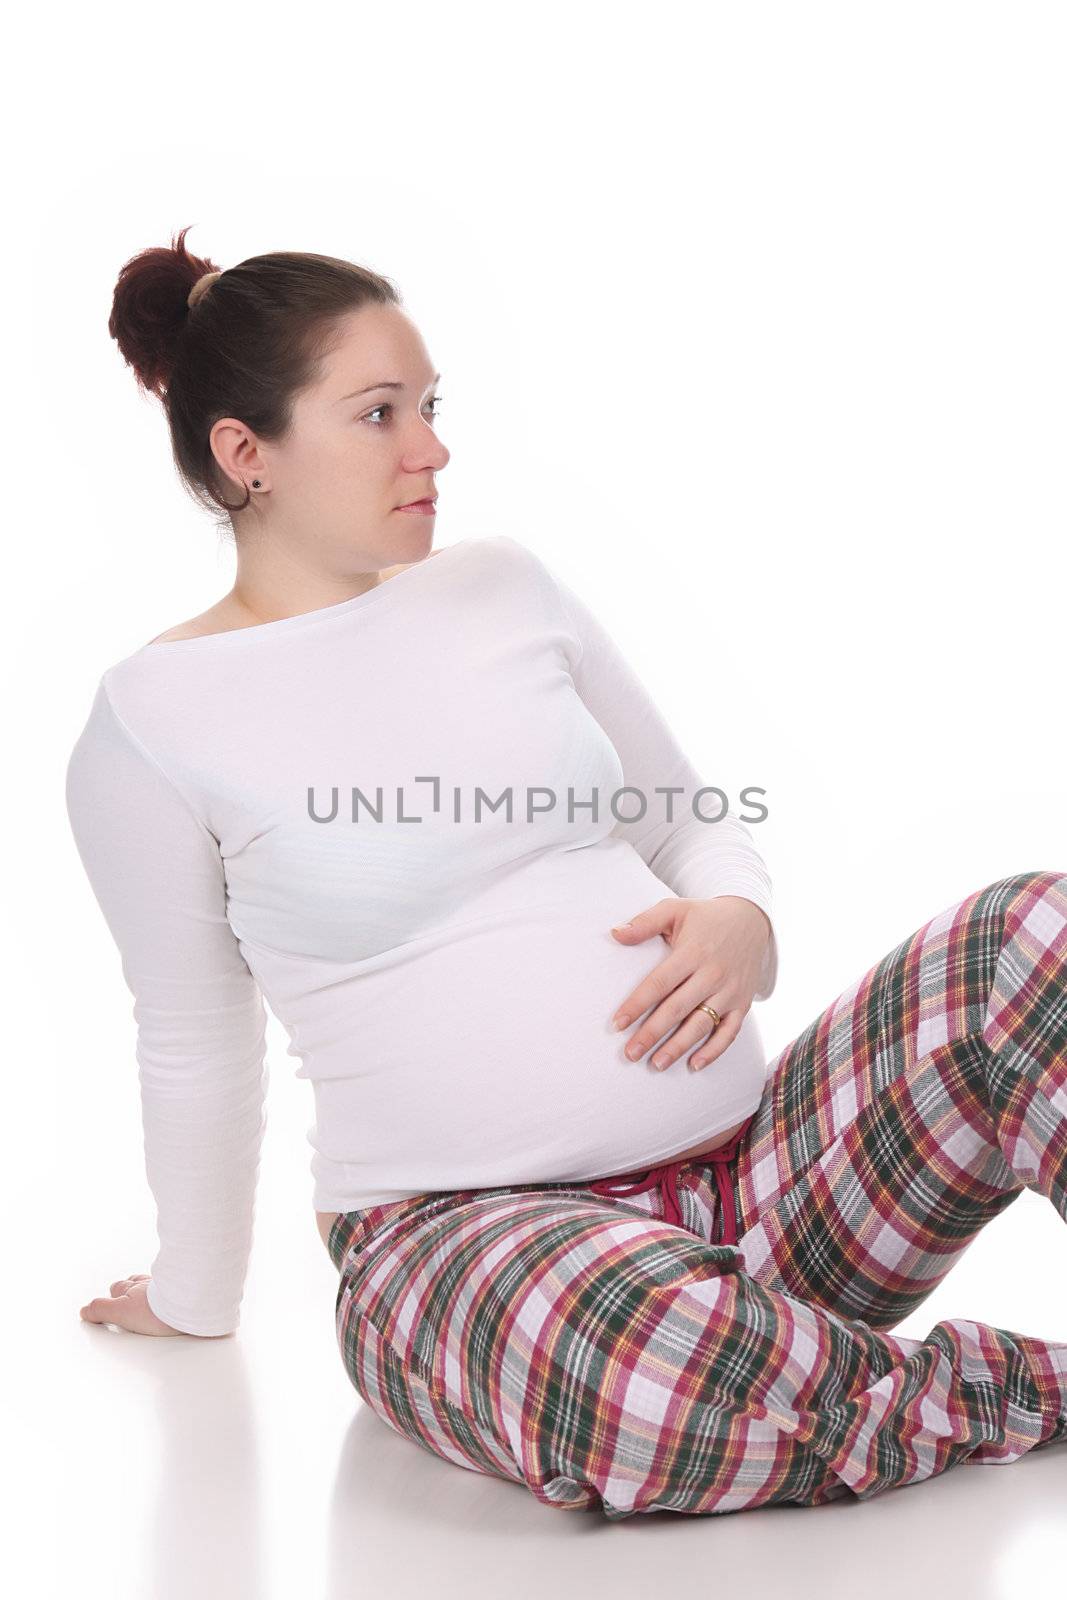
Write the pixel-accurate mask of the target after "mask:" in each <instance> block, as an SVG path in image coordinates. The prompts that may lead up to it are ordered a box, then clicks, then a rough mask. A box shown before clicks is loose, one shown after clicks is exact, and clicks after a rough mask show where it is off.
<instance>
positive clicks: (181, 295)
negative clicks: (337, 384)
mask: <svg viewBox="0 0 1067 1600" xmlns="http://www.w3.org/2000/svg"><path fill="white" fill-rule="evenodd" d="M188 231H189V228H188V227H185V228H183V229H182V230H181V232H180V233H179V234H178V236H177V239H175V240H173V241H172V244H171V246H170V248H169V249H168V248H165V247H153V248H152V249H148V250H143V251H141V252H140V254H139V255H135V256H133V257H132V258H131V259H130V260H129V261H127V262H126V263H125V265H124V266H123V268H122V270H121V272H120V273H119V277H118V282H117V284H116V286H115V295H114V300H113V303H112V307H111V318H110V320H109V322H108V332H109V333H110V334H111V337H112V338H113V339H114V340H115V341H116V342H117V344H118V347H119V350H120V352H121V353H122V356H123V358H124V360H125V361H126V364H127V365H128V366H130V367H132V368H133V370H134V373H135V375H136V377H137V381H138V384H139V385H140V387H141V389H142V390H143V391H144V392H146V393H150V394H154V395H155V396H156V397H157V398H158V399H159V400H160V401H161V403H162V405H163V408H164V410H165V412H166V414H167V421H168V423H169V425H170V438H171V450H172V453H173V456H174V465H175V467H176V468H177V471H178V477H179V479H180V480H181V482H182V484H183V486H184V487H185V488H186V489H187V490H188V492H189V493H190V494H191V496H192V498H193V500H194V501H195V502H196V504H197V505H198V506H200V507H201V508H202V509H203V510H206V511H208V512H210V513H211V515H212V516H214V517H215V518H216V519H217V521H218V524H219V527H220V529H222V530H226V529H227V528H229V529H231V530H232V522H231V521H230V515H231V513H233V512H237V511H243V510H244V509H245V507H246V506H247V505H248V504H249V502H250V501H251V498H252V493H251V490H250V489H246V490H245V499H244V501H243V502H242V504H240V505H236V506H231V505H229V504H228V503H227V501H226V499H225V497H224V488H225V485H226V484H227V483H228V482H229V481H230V480H229V479H228V478H227V477H226V475H225V474H224V473H223V472H222V471H221V469H220V468H219V464H218V462H217V461H216V460H215V456H214V453H213V451H212V449H211V444H210V440H209V435H210V433H211V429H212V428H213V426H214V425H215V423H216V422H217V421H218V420H219V418H220V417H239V418H240V420H241V421H242V422H244V423H245V424H246V425H247V426H248V427H249V428H250V429H252V430H253V431H254V432H255V433H256V434H258V435H259V437H260V438H261V439H265V440H269V441H280V440H283V439H284V438H285V437H286V435H287V434H288V432H289V430H290V428H291V426H292V408H293V401H294V400H295V398H296V396H297V394H298V393H299V392H300V391H301V390H302V389H304V388H306V387H310V385H311V384H313V383H314V382H315V381H316V379H317V378H318V376H319V374H320V372H321V363H322V361H323V360H324V358H325V357H326V356H327V355H329V353H330V351H331V349H332V348H333V347H334V344H335V342H336V336H337V331H338V324H339V322H340V320H341V318H342V317H345V316H347V315H349V314H350V313H351V312H353V311H358V310H359V309H360V308H361V307H362V306H365V305H397V306H399V305H400V304H401V298H400V294H399V291H398V290H397V289H396V287H395V285H394V284H393V283H392V282H391V281H390V279H388V278H384V277H380V276H379V275H378V273H376V272H371V271H370V269H369V268H367V267H360V266H356V265H355V264H354V263H353V262H351V261H344V260H341V259H339V258H338V257H336V256H321V255H312V254H308V253H307V252H305V251H298V250H276V251H272V252H271V253H270V254H269V255H262V256H250V257H249V258H248V260H247V261H242V262H240V263H239V264H238V265H237V266H236V267H228V268H227V269H226V270H225V271H222V272H221V273H219V268H218V267H216V265H215V263H214V262H213V261H210V260H208V259H207V258H206V257H200V256H194V255H190V254H189V253H188V252H187V250H186V248H185V235H186V234H187V233H188ZM208 272H211V273H217V274H219V275H218V276H216V277H214V278H212V279H211V281H210V282H209V283H207V284H205V285H202V286H201V289H200V290H199V291H198V293H197V295H195V296H193V305H192V306H191V307H190V305H189V303H188V301H189V296H190V292H191V290H192V289H193V286H194V285H195V284H196V283H198V282H199V280H200V279H201V278H202V277H203V276H204V274H205V273H208ZM220 508H221V510H222V511H223V513H224V516H222V517H221V518H220V517H219V515H218V513H219V509H220Z"/></svg>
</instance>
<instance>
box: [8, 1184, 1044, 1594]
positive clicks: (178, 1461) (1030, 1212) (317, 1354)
mask: <svg viewBox="0 0 1067 1600" xmlns="http://www.w3.org/2000/svg"><path fill="white" fill-rule="evenodd" d="M257 1238H258V1240H259V1241H261V1242H260V1244H259V1246H258V1247H257V1252H256V1265H255V1267H254V1270H253V1275H252V1278H251V1280H250V1284H249V1292H248V1294H247V1296H246V1300H245V1304H244V1308H243V1320H242V1326H241V1329H240V1330H239V1332H238V1334H237V1335H236V1337H234V1338H232V1339H223V1340H207V1341H197V1340H190V1339H184V1338H181V1339H155V1340H153V1339H142V1338H137V1337H136V1336H133V1335H129V1334H125V1333H122V1332H119V1331H117V1330H115V1329H112V1328H102V1327H94V1326H89V1325H87V1324H85V1323H82V1322H80V1321H79V1320H78V1317H77V1308H78V1306H79V1304H80V1303H82V1301H84V1300H86V1299H88V1298H89V1295H90V1292H93V1293H95V1292H100V1290H101V1289H102V1288H103V1286H104V1283H105V1281H106V1279H107V1277H109V1276H110V1275H112V1274H113V1273H115V1272H117V1271H118V1270H119V1269H120V1267H121V1258H122V1252H121V1251H120V1253H119V1258H118V1259H117V1258H116V1252H115V1249H114V1241H111V1244H110V1245H109V1247H108V1248H106V1249H105V1248H104V1247H103V1246H99V1247H98V1246H95V1245H91V1244H83V1243H82V1242H81V1241H80V1242H79V1245H78V1248H77V1250H76V1251H75V1250H68V1251H64V1253H63V1261H62V1270H61V1271H59V1272H58V1273H57V1274H56V1278H57V1282H56V1283H55V1284H54V1288H55V1290H56V1301H55V1307H54V1309H55V1317H54V1318H53V1319H50V1320H51V1325H52V1327H53V1328H57V1329H58V1330H59V1334H58V1348H57V1349H54V1350H52V1351H50V1352H48V1354H47V1365H48V1373H49V1377H48V1381H47V1384H46V1385H45V1387H44V1388H43V1390H42V1387H41V1385H42V1384H43V1383H44V1378H45V1375H44V1374H40V1375H39V1377H40V1382H37V1381H36V1380H35V1381H34V1382H33V1383H30V1382H27V1383H24V1384H22V1385H19V1386H15V1394H14V1400H15V1405H16V1408H17V1409H18V1412H19V1415H20V1418H21V1420H22V1421H23V1422H25V1423H27V1424H28V1425H29V1433H30V1439H31V1442H29V1443H28V1445H27V1449H26V1450H25V1451H19V1450H18V1449H17V1448H16V1449H14V1450H13V1451H12V1455H11V1456H10V1457H9V1461H10V1460H15V1461H16V1462H18V1461H22V1460H24V1458H25V1457H26V1456H27V1455H29V1456H33V1454H34V1452H36V1455H37V1459H38V1460H39V1461H40V1462H41V1465H42V1468H43V1476H42V1477H41V1478H39V1479H38V1485H37V1488H36V1490H35V1493H34V1497H33V1500H32V1502H31V1503H30V1504H29V1506H28V1515H27V1517H26V1519H22V1518H21V1517H20V1518H18V1519H17V1528H18V1532H19V1533H21V1534H22V1535H23V1537H24V1538H27V1535H28V1538H27V1544H28V1546H29V1547H30V1548H31V1550H32V1558H33V1562H34V1570H35V1572H36V1579H35V1582H34V1584H33V1585H31V1586H30V1588H31V1590H32V1593H34V1594H42V1593H51V1594H55V1595H56V1596H59V1595H63V1596H67V1595H70V1594H77V1595H78V1596H79V1600H95V1597H97V1596H100V1597H104V1596H106V1597H107V1600H216V1597H218V1600H275V1597H279V1600H280V1597H284V1600H292V1597H296V1596H299V1597H300V1600H308V1597H322V1600H347V1597H349V1596H361V1597H362V1596H367V1595H378V1594H383V1595H384V1594H388V1595H389V1596H391V1597H392V1596H396V1597H405V1596H408V1595H410V1596H412V1597H415V1596H419V1597H420V1600H425V1597H426V1596H427V1595H428V1594H429V1595H433V1596H435V1597H441V1600H446V1597H450V1596H452V1595H463V1596H470V1597H481V1596H486V1597H490V1596H491V1597H493V1600H500V1597H504V1596H507V1597H508V1600H520V1597H526V1596H530V1597H533V1596H538V1597H540V1596H542V1595H545V1596H549V1595H550V1596H552V1597H553V1600H561V1597H562V1600H569V1597H570V1596H575V1597H577V1596H583V1597H584V1596H591V1595H595V1594H600V1593H609V1594H611V1595H612V1596H613V1600H629V1597H631V1596H634V1597H636V1596H646V1595H648V1596H651V1595H652V1594H653V1593H659V1592H661V1591H662V1589H663V1587H664V1585H665V1584H666V1585H669V1586H670V1588H671V1589H673V1591H674V1592H675V1593H679V1592H681V1590H682V1588H683V1587H684V1589H685V1591H686V1592H688V1593H692V1594H700V1595H701V1596H706V1595H712V1594H714V1593H716V1592H717V1591H718V1590H719V1589H720V1586H723V1585H725V1592H727V1593H730V1594H734V1595H741V1594H743V1595H744V1596H745V1600H753V1597H759V1596H762V1595H764V1594H766V1595H767V1596H771V1595H772V1594H773V1595H775V1596H777V1595H780V1594H781V1593H782V1592H783V1590H784V1589H785V1588H786V1586H788V1593H789V1594H790V1596H791V1597H796V1600H800V1597H804V1596H807V1595H809V1594H810V1595H811V1596H816V1595H817V1596H818V1597H819V1600H827V1597H829V1596H836V1595H841V1596H846V1595H847V1596H848V1597H849V1600H854V1597H855V1596H856V1595H857V1594H862V1595H863V1596H864V1600H877V1597H879V1596H883V1595H884V1596H887V1597H888V1596H893V1597H894V1600H899V1597H901V1596H910V1595H911V1594H913V1593H914V1594H923V1595H926V1594H940V1595H942V1596H945V1597H953V1596H956V1595H961V1596H962V1595H966V1596H967V1597H968V1600H1009V1597H1010V1600H1024V1597H1025V1600H1034V1597H1035V1596H1039V1595H1041V1594H1051V1593H1054V1592H1062V1591H1057V1590H1056V1587H1055V1586H1056V1584H1057V1583H1058V1584H1061V1585H1062V1581H1063V1579H1062V1575H1063V1573H1064V1572H1065V1571H1067V1442H1062V1443H1056V1444H1053V1445H1049V1446H1048V1447H1047V1448H1045V1449H1044V1450H1043V1451H1040V1450H1039V1451H1036V1452H1034V1453H1033V1454H1031V1455H1030V1456H1027V1457H1025V1458H1023V1459H1022V1460H1020V1461H1018V1462H1014V1463H1012V1464H1011V1465H1009V1466H1006V1467H975V1466H968V1465H962V1466H960V1467H957V1468H956V1469H954V1470H953V1471H952V1472H949V1473H946V1474H944V1475H942V1476H941V1477H939V1478H935V1479H931V1480H929V1481H928V1482H925V1483H922V1484H917V1485H913V1486H909V1487H907V1488H903V1489H896V1490H892V1491H888V1492H887V1493H885V1494H883V1495H881V1496H879V1497H877V1498H876V1499H874V1500H872V1501H867V1502H860V1501H856V1500H844V1501H841V1502H836V1503H833V1504H831V1505H828V1506H823V1507H818V1508H805V1507H792V1506H786V1507H771V1508H762V1509H759V1510H757V1511H752V1512H743V1513H735V1514H733V1515H727V1516H715V1517H685V1516H680V1515H676V1514H662V1513H658V1514H654V1515H651V1516H645V1517H634V1518H631V1519H629V1520H627V1521H624V1522H620V1523H608V1522H606V1521H605V1520H604V1519H603V1518H602V1517H600V1516H598V1515H597V1514H595V1513H586V1514H569V1513H565V1512H556V1511H553V1510H550V1509H548V1508H545V1507H542V1506H541V1505H540V1504H539V1503H538V1502H537V1501H535V1500H534V1499H533V1497H532V1496H530V1495H529V1494H528V1493H527V1492H526V1491H525V1490H524V1489H523V1488H522V1487H521V1486H519V1485H511V1484H508V1483H504V1482H501V1481H499V1480H494V1479H489V1478H486V1477H483V1476H481V1475H479V1474H475V1473H469V1472H465V1471H463V1470H462V1469H461V1468H458V1467H455V1466H452V1465H449V1464H448V1463H445V1462H441V1461H438V1460H437V1459H436V1458H435V1457H433V1456H431V1455H430V1454H428V1453H427V1452H425V1451H423V1450H420V1449H419V1448H418V1447H417V1446H415V1445H413V1444H411V1443H409V1442H408V1441H407V1440H404V1439H401V1438H399V1437H398V1436H397V1435H395V1434H393V1433H392V1432H391V1431H390V1430H389V1429H388V1428H387V1427H386V1426H384V1425H383V1424H382V1423H381V1422H379V1420H378V1419H377V1418H376V1417H375V1416H373V1415H372V1414H371V1413H370V1412H368V1411H367V1410H366V1408H365V1407H364V1406H362V1404H361V1402H360V1400H359V1398H358V1396H357V1395H356V1393H355V1391H354V1390H353V1389H352V1388H351V1386H350V1385H349V1382H348V1378H347V1376H346V1374H345V1372H344V1370H343V1367H342V1365H341V1361H340V1356H339V1354H338V1352H337V1349H336V1345H335V1343H334V1333H333V1320H332V1310H333V1295H334V1289H335V1285H336V1275H335V1273H334V1270H333V1267H332V1264H331V1262H330V1260H329V1258H328V1257H327V1255H326V1253H325V1251H324V1250H323V1249H322V1246H321V1244H320V1241H319V1239H318V1237H317V1235H316V1234H315V1231H314V1227H313V1224H312V1222H311V1219H310V1216H309V1215H308V1216H303V1215H301V1216H297V1217H294V1216H293V1214H292V1212H291V1211H289V1212H287V1213H284V1214H283V1213H281V1212H280V1211H278V1212H277V1213H276V1214H275V1210H274V1203H273V1202H272V1201H268V1204H267V1208H266V1212H265V1214H263V1215H262V1216H261V1217H260V1219H259V1221H258V1223H257ZM267 1239H269V1240H270V1244H269V1247H268V1245H267V1244H266V1243H265V1241H266V1240H267ZM132 1245H133V1241H132V1240H131V1246H132ZM1023 1245H1025V1250H1022V1246H1023ZM1035 1247H1037V1248H1038V1249H1039V1250H1040V1252H1041V1254H1042V1259H1044V1260H1045V1261H1046V1262H1047V1272H1045V1273H1043V1274H1033V1273H1025V1274H1020V1272H1019V1271H1018V1262H1019V1259H1020V1252H1021V1253H1022V1255H1023V1258H1024V1259H1028V1260H1030V1261H1032V1260H1033V1259H1034V1250H1035ZM142 1255H143V1252H142V1251H141V1249H140V1248H139V1241H138V1247H137V1248H134V1249H133V1253H132V1260H131V1263H130V1265H129V1267H128V1268H126V1269H125V1270H131V1271H132V1270H138V1269H137V1268H136V1267H135V1266H134V1264H133V1263H134V1262H136V1261H138V1260H140V1259H142ZM94 1257H95V1258H96V1259H95V1260H94ZM140 1270H144V1269H143V1268H141V1269H140ZM1021 1280H1022V1281H1021ZM1050 1283H1052V1284H1057V1283H1058V1285H1059V1288H1058V1289H1057V1290H1056V1292H1055V1303H1056V1304H1057V1305H1058V1306H1060V1307H1061V1310H1060V1311H1058V1312H1057V1313H1056V1314H1055V1316H1054V1317H1053V1318H1051V1319H1050V1316H1049V1311H1048V1307H1049V1304H1050V1301H1049V1285H1050ZM97 1285H99V1286H100V1287H99V1288H97V1287H96V1286H97ZM1062 1308H1067V1235H1065V1234H1064V1230H1063V1225H1062V1223H1061V1222H1060V1220H1059V1218H1058V1217H1057V1216H1056V1215H1055V1213H1054V1211H1053V1210H1052V1208H1051V1207H1050V1206H1049V1205H1048V1203H1047V1202H1046V1201H1044V1200H1043V1199H1041V1198H1040V1197H1039V1196H1036V1195H1031V1194H1028V1193H1027V1194H1023V1195H1021V1196H1020V1197H1019V1199H1018V1200H1017V1201H1016V1202H1015V1204H1014V1205H1013V1206H1012V1207H1011V1208H1010V1210H1009V1211H1008V1212H1006V1213H1005V1214H1004V1215H1003V1216H1001V1217H999V1218H998V1219H997V1220H996V1221H995V1222H994V1223H992V1224H991V1225H990V1226H989V1227H988V1228H987V1229H986V1230H985V1232H984V1233H983V1234H982V1236H981V1237H980V1238H979V1240H978V1241H977V1242H976V1243H975V1244H974V1245H973V1246H972V1247H971V1249H970V1251H969V1252H967V1254H966V1255H965V1257H964V1258H963V1260H962V1261H960V1262H959V1263H958V1264H957V1266H956V1268H955V1269H954V1270H953V1273H952V1274H950V1276H949V1278H948V1279H947V1280H946V1282H945V1283H944V1284H942V1285H941V1287H940V1288H939V1289H938V1290H937V1291H935V1294H934V1295H932V1296H931V1297H930V1299H929V1300H928V1301H927V1302H926V1304H925V1305H924V1306H923V1307H922V1308H921V1309H920V1311H919V1312H918V1313H916V1314H915V1315H914V1316H913V1317H912V1318H909V1319H908V1321H907V1322H905V1323H902V1324H901V1325H900V1331H901V1332H904V1333H907V1334H913V1335H918V1336H920V1337H921V1336H923V1335H925V1334H926V1333H927V1332H928V1331H929V1329H930V1328H931V1327H932V1326H933V1325H934V1324H935V1323H936V1322H937V1321H938V1320H939V1318H941V1317H943V1316H949V1315H960V1316H968V1317H976V1318H980V1319H981V1320H986V1321H991V1322H993V1323H994V1324H996V1325H1000V1326H1004V1327H1009V1328H1013V1329H1015V1330H1016V1331H1020V1332H1028V1333H1031V1334H1039V1335H1041V1336H1043V1337H1047V1338H1057V1339H1067V1314H1065V1309H1062ZM26 1359H27V1360H29V1361H31V1362H32V1361H33V1360H34V1356H33V1354H32V1353H29V1352H28V1354H27V1358H26ZM36 1359H37V1360H39V1361H40V1360H43V1359H45V1354H44V1352H43V1351H38V1354H37V1356H36ZM21 1370H25V1369H24V1368H23V1369H21ZM42 1392H43V1393H46V1394H47V1396H48V1405H47V1425H48V1431H47V1432H46V1431H45V1430H44V1428H43V1425H42V1423H43V1407H42V1400H41V1395H42ZM26 1472H27V1474H28V1472H29V1465H28V1462H27V1463H26ZM9 1504H10V1501H9ZM11 1549H12V1546H11V1545H9V1546H8V1550H9V1552H10V1551H11ZM46 1580H47V1584H49V1585H50V1586H51V1587H46ZM1050 1584H1051V1585H1052V1587H1050ZM5 1587H7V1588H8V1592H15V1591H14V1590H12V1589H11V1588H10V1587H9V1586H7V1585H5ZM19 1592H22V1593H25V1592H27V1589H26V1586H25V1583H24V1584H23V1586H22V1588H21V1589H20V1590H19Z"/></svg>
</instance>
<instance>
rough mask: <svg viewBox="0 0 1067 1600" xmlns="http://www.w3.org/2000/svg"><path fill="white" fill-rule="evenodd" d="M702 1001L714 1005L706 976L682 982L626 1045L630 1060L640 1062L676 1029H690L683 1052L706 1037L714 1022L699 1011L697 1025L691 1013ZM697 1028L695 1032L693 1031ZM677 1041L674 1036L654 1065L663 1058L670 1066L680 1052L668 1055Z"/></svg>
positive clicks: (664, 1063) (654, 1060) (646, 1019)
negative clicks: (701, 1023) (701, 1021)
mask: <svg viewBox="0 0 1067 1600" xmlns="http://www.w3.org/2000/svg"><path fill="white" fill-rule="evenodd" d="M702 1001H706V1002H707V1004H708V1005H715V998H714V996H712V998H711V999H710V1000H709V999H708V983H707V978H706V976H705V977H701V976H700V975H699V974H697V973H694V974H692V975H691V976H690V977H689V978H688V980H687V981H686V982H685V983H680V984H678V986H677V988H675V989H672V990H671V992H670V993H669V994H668V995H667V997H666V998H665V999H664V1001H663V1003H662V1005H659V1006H657V1007H656V1009H655V1011H653V1012H652V1013H651V1015H650V1016H647V1017H646V1018H645V1020H644V1022H642V1024H641V1026H640V1027H639V1028H638V1029H637V1032H636V1033H635V1034H634V1036H633V1038H632V1039H631V1040H630V1042H629V1044H628V1045H627V1046H626V1051H625V1054H626V1057H627V1060H629V1061H639V1060H640V1059H641V1057H642V1056H643V1055H645V1054H646V1053H647V1052H648V1051H649V1050H652V1049H653V1048H654V1047H655V1046H656V1045H657V1044H659V1042H660V1040H661V1039H663V1038H664V1037H665V1035H666V1034H668V1033H670V1032H671V1029H672V1028H677V1029H678V1031H679V1033H680V1032H681V1031H682V1029H684V1028H688V1029H689V1033H688V1035H687V1037H686V1038H685V1039H683V1041H682V1044H681V1045H680V1046H679V1049H684V1048H686V1047H687V1046H688V1045H690V1044H695V1043H696V1042H697V1041H698V1040H699V1039H702V1038H703V1037H704V1034H705V1033H707V1032H708V1031H709V1029H710V1028H711V1027H712V1026H713V1023H712V1019H711V1018H710V1017H709V1016H708V1014H707V1012H706V1011H697V1013H696V1015H697V1021H696V1022H695V1023H694V1021H693V1017H692V1013H693V1012H694V1011H695V1010H696V1007H697V1006H699V1005H700V1003H701V1002H702ZM716 1010H720V1007H718V1006H716ZM701 1017H703V1019H704V1023H705V1026H704V1028H703V1029H701V1028H700V1025H699V1019H700V1018H701ZM694 1028H695V1030H696V1031H695V1032H694V1031H693V1030H694ZM674 1042H675V1041H674V1037H673V1036H672V1038H671V1039H670V1040H668V1041H667V1042H666V1043H665V1044H664V1045H663V1046H662V1047H661V1049H660V1050H657V1051H656V1054H655V1056H653V1058H652V1064H653V1066H656V1065H658V1064H659V1061H660V1058H661V1056H662V1058H663V1065H664V1066H670V1063H671V1061H672V1060H673V1059H674V1056H676V1055H677V1054H678V1050H677V1049H676V1050H674V1054H673V1055H670V1056H668V1054H667V1052H668V1051H671V1050H672V1048H673V1046H674Z"/></svg>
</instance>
